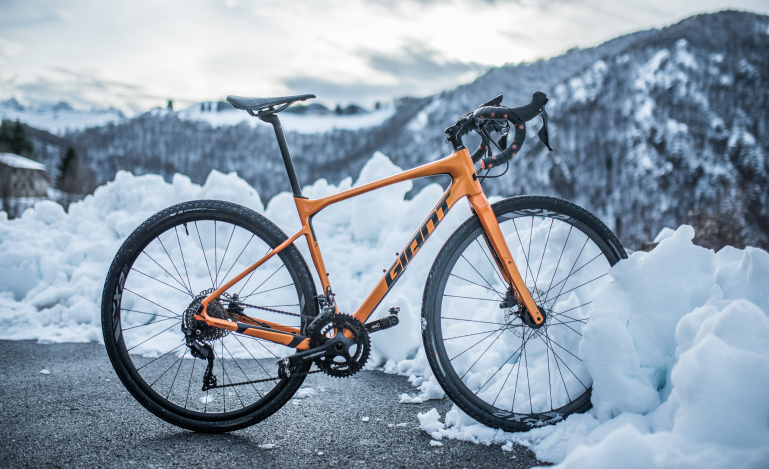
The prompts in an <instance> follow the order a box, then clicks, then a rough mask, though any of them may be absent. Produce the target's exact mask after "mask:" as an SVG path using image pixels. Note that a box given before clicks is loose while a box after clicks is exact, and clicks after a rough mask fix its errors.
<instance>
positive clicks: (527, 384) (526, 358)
mask: <svg viewBox="0 0 769 469" xmlns="http://www.w3.org/2000/svg"><path fill="white" fill-rule="evenodd" d="M523 360H524V363H526V387H527V388H528V390H529V410H530V411H531V413H532V414H533V413H534V406H533V405H532V403H531V380H530V379H529V359H528V354H527V353H526V347H524V348H523Z"/></svg>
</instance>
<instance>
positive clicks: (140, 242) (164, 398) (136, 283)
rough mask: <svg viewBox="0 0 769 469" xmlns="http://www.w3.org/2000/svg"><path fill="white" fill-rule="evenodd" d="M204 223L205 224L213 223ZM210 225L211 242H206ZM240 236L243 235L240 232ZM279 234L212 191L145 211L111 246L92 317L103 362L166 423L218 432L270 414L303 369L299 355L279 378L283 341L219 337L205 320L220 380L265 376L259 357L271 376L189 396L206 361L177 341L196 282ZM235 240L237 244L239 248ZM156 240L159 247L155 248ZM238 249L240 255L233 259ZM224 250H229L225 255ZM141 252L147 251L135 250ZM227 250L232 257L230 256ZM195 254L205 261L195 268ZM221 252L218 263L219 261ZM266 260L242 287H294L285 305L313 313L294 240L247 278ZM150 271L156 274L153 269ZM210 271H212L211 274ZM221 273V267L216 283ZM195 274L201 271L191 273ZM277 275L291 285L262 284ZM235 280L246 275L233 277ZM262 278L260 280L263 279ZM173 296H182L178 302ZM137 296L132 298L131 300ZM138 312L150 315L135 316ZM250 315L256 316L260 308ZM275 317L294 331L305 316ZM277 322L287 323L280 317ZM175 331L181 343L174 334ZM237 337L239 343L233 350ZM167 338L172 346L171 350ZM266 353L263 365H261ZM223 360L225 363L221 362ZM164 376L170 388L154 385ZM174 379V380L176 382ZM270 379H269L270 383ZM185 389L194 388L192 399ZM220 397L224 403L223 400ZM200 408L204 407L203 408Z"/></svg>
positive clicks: (261, 249)
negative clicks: (113, 251)
mask: <svg viewBox="0 0 769 469" xmlns="http://www.w3.org/2000/svg"><path fill="white" fill-rule="evenodd" d="M211 226H213V228H212V229H211V228H210V227H211ZM230 226H231V227H232V228H231V233H230V232H229V230H230V228H229V227H230ZM222 227H224V228H222ZM193 229H195V230H197V233H196V232H195V231H192V230H193ZM207 229H208V231H207ZM180 233H181V235H179V234H180ZM201 233H202V235H201ZM212 234H213V249H211V247H210V240H211V235H212ZM221 235H224V237H225V238H226V237H227V235H229V241H228V242H227V244H226V246H227V248H226V249H224V252H223V254H224V255H223V256H222V257H221V259H219V256H220V255H222V248H223V247H224V241H222V239H221V238H222V236H221ZM204 239H205V241H204ZM246 239H248V242H246V241H245V240H246ZM286 239H287V236H286V234H285V233H284V232H283V231H282V230H281V229H280V228H278V227H277V226H276V225H275V224H273V223H272V222H270V221H269V220H268V219H267V218H265V217H263V216H262V215H260V214H258V213H256V212H254V211H252V210H250V209H248V208H246V207H242V206H240V205H237V204H233V203H229V202H223V201H216V200H196V201H191V202H185V203H181V204H178V205H174V206H173V207H169V208H167V209H165V210H162V211H160V212H158V213H157V214H155V215H153V216H152V217H150V218H149V219H148V220H146V221H145V222H144V223H142V224H141V225H140V226H139V227H138V228H136V229H135V230H134V231H133V233H131V235H130V236H128V238H127V239H126V240H125V242H124V243H123V245H122V246H121V248H120V249H119V251H118V252H117V255H116V256H115V258H114V260H113V262H112V265H111V266H110V269H109V272H108V274H107V278H106V281H105V284H104V292H103V296H102V312H101V317H102V329H103V334H104V342H105V346H106V349H107V353H108V355H109V358H110V361H111V362H112V365H113V367H114V368H115V371H116V372H117V375H118V377H119V378H120V380H121V381H122V383H123V384H124V385H125V387H126V388H127V389H128V391H129V392H130V393H131V395H133V397H134V398H136V400H137V401H138V402H139V403H140V404H141V405H143V406H144V407H145V408H146V409H147V410H149V411H150V412H152V413H153V414H155V415H156V416H158V417H160V418H161V419H163V420H165V421H166V422H169V423H171V424H173V425H176V426H179V427H182V428H186V429H189V430H193V431H198V432H206V433H218V432H226V431H232V430H239V429H242V428H245V427H248V426H250V425H253V424H255V423H257V422H259V421H261V420H263V419H265V418H267V417H269V416H270V415H272V414H273V413H274V412H276V411H277V410H278V409H280V408H281V407H282V406H283V405H284V404H285V403H286V402H288V400H289V399H290V398H291V397H292V396H293V394H294V393H295V392H296V391H297V389H298V388H299V387H300V386H301V384H302V382H303V381H304V376H303V375H301V374H299V375H296V373H303V372H306V371H308V370H309V368H310V366H311V365H310V364H307V365H305V366H303V367H301V368H298V369H296V370H295V373H294V375H292V377H291V378H288V379H286V378H284V379H279V378H277V368H276V367H275V364H276V362H277V359H278V358H281V357H282V356H285V355H287V354H289V353H290V352H291V351H293V349H290V348H288V347H285V349H278V348H276V344H274V343H267V342H264V341H261V340H258V339H255V338H253V337H250V336H245V335H240V334H237V335H236V334H235V333H229V334H228V335H225V336H224V337H221V338H219V337H218V336H219V335H221V334H222V333H223V332H221V331H223V330H222V329H216V328H210V329H207V332H206V333H207V334H209V335H210V336H211V337H213V338H210V339H209V341H208V342H207V343H209V344H210V345H211V347H212V349H213V350H214V356H215V357H216V358H215V360H214V361H215V368H214V371H215V372H216V373H219V376H220V378H219V379H220V380H221V381H220V383H223V384H227V381H229V383H230V384H232V383H237V382H242V381H248V380H249V379H253V378H254V377H263V376H265V375H266V376H268V377H270V378H272V377H273V374H272V373H271V372H270V371H269V369H268V368H267V367H266V366H267V365H270V366H272V367H274V368H275V377H276V378H275V379H274V381H268V382H266V383H265V384H262V383H257V384H254V383H251V385H250V388H248V387H245V385H244V386H233V387H228V388H225V387H222V388H215V389H214V390H213V392H211V393H209V391H206V394H205V396H204V397H200V398H198V397H197V396H198V393H200V392H201V391H199V389H201V388H200V385H201V380H200V378H199V376H201V371H200V370H202V369H204V368H205V366H206V363H207V362H206V360H205V359H204V360H202V361H201V360H200V359H197V358H192V357H191V352H190V351H189V349H188V348H187V346H186V345H185V344H184V334H183V332H182V330H181V323H182V322H183V321H184V320H186V319H184V318H185V315H186V314H188V313H186V312H184V313H182V311H184V310H185V308H188V304H192V303H190V299H189V298H193V301H194V298H196V297H197V298H200V295H204V294H205V291H206V290H209V289H210V288H211V287H212V286H220V285H222V284H224V282H225V278H232V277H234V276H235V275H237V274H238V273H240V272H241V271H243V270H244V268H245V267H244V266H248V265H250V264H252V263H253V262H255V261H256V260H257V259H259V258H261V257H262V256H263V255H265V254H266V252H265V249H266V250H269V249H273V248H275V247H276V246H278V245H279V244H280V243H282V242H283V241H285V240H286ZM198 240H200V251H201V252H202V256H200V253H196V252H194V251H193V248H194V246H195V245H196V243H197V242H198ZM163 241H166V242H165V243H164V242H163ZM171 241H173V242H174V244H176V242H177V241H178V248H175V247H174V246H173V245H171ZM238 243H241V244H243V245H244V247H243V248H242V250H240V245H239V244H238ZM159 245H161V246H162V250H161V249H160V246H159ZM183 246H184V247H185V248H188V249H187V250H189V251H190V252H189V253H187V254H186V256H187V258H186V259H185V252H186V251H185V249H183ZM177 249H178V252H177ZM230 249H232V251H230ZM238 250H240V254H239V255H238V256H237V258H235V253H236V251H238ZM164 251H165V254H166V255H167V259H166V258H165V257H161V256H164V254H163V252H164ZM228 252H232V253H233V254H232V255H230V257H229V258H228V257H227V256H228ZM142 253H144V254H146V255H145V256H142ZM211 254H213V256H211ZM179 255H181V258H180V257H179ZM209 257H213V259H209ZM148 258H149V259H151V260H152V261H153V262H154V264H153V262H150V261H149V260H148ZM233 258H234V261H232V260H231V259H233ZM193 259H197V262H192V261H193ZM204 259H205V267H202V265H203V261H204ZM211 260H214V263H213V267H214V269H213V270H211V265H210V261H211ZM220 260H221V263H219V261H220ZM180 261H181V262H180ZM225 261H227V263H225ZM230 262H232V264H231V266H230V267H229V271H227V273H226V274H225V273H224V272H225V269H227V268H228V264H229V263H230ZM270 263H271V264H270ZM155 264H156V265H157V266H155ZM268 265H269V268H270V269H273V268H275V266H276V265H280V267H278V268H277V270H276V271H275V272H274V273H272V275H270V277H269V278H267V280H264V281H263V282H262V284H261V285H259V286H258V287H257V288H256V289H255V290H254V291H253V292H252V293H251V294H250V295H249V296H250V297H251V301H250V302H255V301H253V300H254V299H259V298H267V299H275V298H278V299H282V298H293V297H294V296H293V295H296V298H297V301H296V302H297V304H296V305H293V304H292V305H288V304H287V305H286V306H287V307H286V308H284V309H291V308H288V306H291V307H292V308H293V309H294V311H293V312H294V313H301V314H302V315H306V316H316V315H317V314H318V305H317V302H316V300H315V298H316V291H315V284H314V282H313V280H312V276H311V275H310V271H309V269H308V267H307V263H306V261H305V260H304V258H303V257H302V255H301V254H300V253H299V250H298V249H297V248H296V246H294V245H293V244H292V245H290V246H288V247H287V248H286V249H284V250H283V251H281V252H280V253H278V254H277V255H276V256H273V257H272V258H271V259H270V261H268V263H265V264H264V265H263V266H260V268H259V269H257V270H255V271H254V272H253V274H251V276H249V277H247V279H248V281H249V282H250V281H251V279H252V278H255V279H256V280H254V284H255V283H256V282H257V281H261V279H262V278H265V277H266V275H267V273H268V271H267V270H264V271H260V269H262V268H263V267H264V266H268ZM284 267H285V273H284V272H283V268H284ZM182 269H184V270H182ZM206 270H207V271H208V272H207V274H206ZM153 272H156V273H157V275H158V276H157V277H155V276H154V275H153ZM163 272H165V273H163ZM214 272H215V274H216V278H214V277H213V275H214ZM176 274H178V275H176ZM183 274H184V277H183ZM220 274H224V275H222V277H221V282H220V281H219V275H220ZM205 275H208V276H210V277H211V282H210V284H209V285H208V286H207V288H200V285H203V286H204V287H206V282H207V280H206V279H205ZM260 276H261V277H260ZM201 278H203V280H200V279H201ZM283 278H285V279H286V280H285V282H286V283H288V279H290V280H291V284H292V285H293V286H294V288H289V287H290V285H284V286H282V287H277V288H274V289H272V290H270V289H268V288H267V287H270V288H272V287H271V285H270V282H280V281H283ZM151 279H154V280H156V281H157V282H155V281H153V280H151ZM196 279H198V280H197V281H196ZM201 282H202V283H201ZM244 282H245V284H244V285H242V284H243V283H244ZM254 284H250V285H249V284H248V282H246V279H243V280H241V282H239V283H238V284H236V286H238V285H242V287H241V292H242V291H243V290H244V289H245V292H248V291H250V289H251V288H252V286H253V285H254ZM263 285H266V286H265V287H264V288H263V287H262V286H263ZM193 287H194V288H193ZM233 289H234V287H233ZM137 290H139V291H137ZM265 290H266V292H265ZM209 291H211V290H209ZM269 292H271V293H269ZM182 294H183V295H182ZM259 295H262V296H259ZM249 296H245V297H244V298H248V297H249ZM181 298H186V299H184V300H183V302H182V300H181ZM220 298H222V297H220ZM143 300H146V302H145V301H143ZM161 300H162V301H161ZM222 301H226V300H222ZM245 301H249V300H244V302H245ZM262 301H267V300H262ZM292 301H293V300H292ZM137 304H138V305H140V306H136V305H137ZM153 305H155V306H153ZM270 306H272V305H270ZM209 307H210V305H209ZM160 308H162V309H160ZM140 310H141V311H140ZM169 311H170V313H169ZM262 312H263V311H262ZM171 313H173V314H171ZM176 313H179V314H176ZM266 314H271V313H266ZM142 315H144V316H142ZM146 316H150V318H149V319H148V320H147V322H146V323H144V324H143V322H144V321H145V320H146ZM259 317H260V318H261V317H262V315H260V316H259ZM162 318H165V319H162ZM281 318H283V319H288V320H289V321H291V320H293V321H295V322H299V324H297V326H298V327H300V330H302V331H304V328H305V327H306V325H307V321H308V320H307V319H306V318H301V320H300V318H290V319H289V318H287V317H285V316H281ZM164 321H165V322H164ZM281 323H282V324H286V325H289V324H288V323H287V322H286V321H282V322H281ZM166 324H171V326H170V327H169V328H168V329H165V331H161V332H160V333H159V334H157V335H154V336H150V337H149V338H148V339H146V340H144V341H143V342H139V340H141V339H144V336H149V334H153V333H154V332H156V331H157V330H159V329H160V328H161V327H163V328H164V327H165V325H166ZM177 325H179V326H178V327H177ZM128 326H130V327H128ZM147 331H149V332H147ZM135 336H136V337H135ZM179 337H181V342H178V340H179ZM249 339H250V340H249ZM127 341H128V342H129V343H130V344H131V345H132V346H131V347H129V346H127V345H126V342H127ZM166 343H168V345H166ZM137 344H138V345H137ZM179 344H181V345H179ZM228 344H230V345H228ZM237 344H240V346H242V349H241V348H239V347H238V345H237ZM173 345H177V347H176V348H175V349H171V348H170V347H172V346H173ZM137 347H138V348H137ZM281 347H282V346H281ZM165 348H168V351H166V352H163V350H165ZM231 348H232V350H231ZM156 349H158V350H156ZM233 350H234V351H233ZM281 350H282V351H281ZM225 351H226V352H225ZM265 351H266V352H269V354H272V357H269V354H266V353H265ZM188 352H190V353H188ZM182 353H183V354H182ZM259 353H261V354H262V355H265V354H266V355H267V356H268V357H269V358H267V359H262V358H256V357H257V356H259V355H257V354H259ZM161 354H162V355H161ZM156 355H157V356H156ZM180 355H181V356H180ZM228 355H229V357H228ZM249 356H250V357H249ZM237 357H240V358H237ZM243 357H245V358H243ZM216 359H218V362H217V361H216ZM265 361H266V364H263V362H265ZM167 363H172V365H171V367H169V368H168V369H167V370H166V372H164V373H163V374H161V375H159V376H158V377H157V378H155V381H154V382H152V383H150V381H151V379H152V378H154V374H156V373H159V371H157V372H155V371H153V369H157V370H161V369H163V368H165V366H166V364H167ZM219 364H221V372H220V371H219V368H218V365H219ZM227 364H229V366H230V370H229V371H228V370H227ZM196 366H197V368H198V374H197V375H196V374H195V372H196ZM161 367H162V368H161ZM175 367H176V368H175ZM182 369H184V374H183V376H184V380H187V375H186V373H187V371H188V370H191V371H189V384H188V386H187V389H186V397H185V398H184V404H183V405H182V404H181V401H182V398H183V397H184V396H183V394H184V392H185V391H184V387H183V384H181V385H179V384H177V379H178V380H179V381H178V382H179V383H181V382H182V381H181V378H179V376H180V375H182V373H181V370H182ZM143 370H146V371H143ZM169 370H170V371H169ZM174 372H175V376H174V377H173V381H170V379H171V374H172V373H174ZM241 373H242V374H241ZM246 378H249V379H246ZM169 382H170V387H168V391H167V394H166V390H165V388H164V387H162V385H163V386H168V383H169ZM193 382H194V383H193ZM179 386H182V387H181V389H180V388H179ZM270 386H272V388H271V389H270ZM251 388H253V389H251ZM260 389H261V390H260ZM190 394H193V398H192V400H191V401H190ZM209 399H210V400H209ZM228 399H229V400H230V402H229V403H230V410H228V409H227V404H228ZM244 399H245V400H244ZM217 400H218V401H217ZM238 400H239V401H240V402H239V403H238ZM252 400H253V402H252ZM200 403H202V405H201V404H200ZM201 407H202V409H201ZM233 407H234V408H233ZM209 409H211V411H210V412H209Z"/></svg>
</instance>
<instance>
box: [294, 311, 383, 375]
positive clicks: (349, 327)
mask: <svg viewBox="0 0 769 469" xmlns="http://www.w3.org/2000/svg"><path fill="white" fill-rule="evenodd" d="M345 331H347V332H349V333H350V335H352V337H351V338H348V337H346V336H345V335H344V332H345ZM308 332H310V334H309V335H310V346H311V347H318V346H320V345H323V344H324V343H326V342H327V341H328V340H331V339H338V340H340V342H341V343H343V344H344V345H345V346H344V347H343V350H341V351H339V352H338V353H336V354H335V355H333V356H328V355H327V356H324V357H319V358H317V359H316V360H315V364H316V365H317V366H318V368H319V369H320V370H321V371H323V372H324V373H326V374H327V375H329V376H333V377H335V378H346V377H348V376H352V375H354V374H355V373H357V372H358V371H360V370H361V368H363V365H365V364H366V362H367V361H368V357H369V354H370V353H371V340H370V338H369V334H368V331H367V330H366V326H364V325H363V323H362V322H360V321H358V320H357V319H355V318H354V317H352V316H348V315H346V314H334V315H333V316H331V317H329V319H326V320H323V321H322V323H320V324H315V325H314V326H313V330H312V331H308Z"/></svg>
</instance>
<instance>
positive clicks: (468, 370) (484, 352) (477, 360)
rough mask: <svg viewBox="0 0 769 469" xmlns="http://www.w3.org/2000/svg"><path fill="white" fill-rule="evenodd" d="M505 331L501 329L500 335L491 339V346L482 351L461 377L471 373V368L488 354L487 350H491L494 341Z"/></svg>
mask: <svg viewBox="0 0 769 469" xmlns="http://www.w3.org/2000/svg"><path fill="white" fill-rule="evenodd" d="M504 332H505V331H504V329H503V330H502V331H500V333H499V335H498V336H497V337H496V338H494V340H492V341H491V343H490V344H489V346H488V347H486V350H484V351H483V353H481V355H480V356H479V357H478V358H477V359H476V360H475V361H474V362H473V364H472V365H470V368H468V369H467V371H465V373H464V374H463V375H462V376H460V377H459V379H463V378H464V377H465V375H467V373H469V372H470V370H472V369H473V367H474V366H475V364H476V363H478V362H479V361H480V360H481V358H483V356H484V355H486V352H488V351H489V349H490V348H491V346H492V345H494V342H496V341H497V339H499V338H500V337H502V334H503V333H504ZM454 358H456V357H454Z"/></svg>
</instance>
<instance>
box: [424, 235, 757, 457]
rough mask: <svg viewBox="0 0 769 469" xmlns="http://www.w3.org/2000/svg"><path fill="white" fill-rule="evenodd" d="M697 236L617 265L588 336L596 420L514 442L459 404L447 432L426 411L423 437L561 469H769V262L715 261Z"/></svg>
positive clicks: (585, 350) (719, 256)
mask: <svg viewBox="0 0 769 469" xmlns="http://www.w3.org/2000/svg"><path fill="white" fill-rule="evenodd" d="M667 234H669V233H666V235H667ZM693 236H694V231H693V230H692V228H691V227H688V226H682V227H681V228H679V229H678V230H677V231H676V232H675V233H674V234H672V236H668V237H667V238H665V239H663V240H662V241H661V242H660V244H659V246H657V248H655V249H654V250H653V251H652V252H650V253H645V252H636V253H634V254H633V255H632V256H630V258H629V259H628V260H626V261H623V262H620V263H619V264H617V265H616V266H615V267H614V268H612V270H611V276H612V277H613V280H614V282H613V283H611V284H609V285H607V286H605V287H604V289H603V290H602V291H601V292H600V293H599V295H598V296H597V298H596V300H595V301H594V303H593V305H591V306H592V308H591V310H590V312H589V317H590V321H589V323H588V324H587V325H586V326H585V327H584V328H583V330H582V332H583V339H582V342H581V344H580V355H581V357H582V359H583V360H584V361H585V366H586V367H587V369H588V371H589V372H590V375H591V376H592V378H593V395H592V400H593V404H594V408H593V410H592V411H590V413H588V414H583V415H573V416H571V417H569V418H567V419H566V420H565V421H563V422H560V423H559V424H557V425H555V426H550V427H544V428H539V429H536V430H532V431H530V432H528V433H524V434H509V433H504V432H502V431H499V430H493V429H490V428H488V427H485V426H483V425H480V424H478V423H476V422H474V421H473V420H472V419H470V418H469V417H468V416H467V415H465V414H464V413H463V412H461V411H459V410H458V409H456V407H455V408H454V409H452V410H451V411H450V412H448V414H447V415H446V418H445V424H444V423H441V422H440V421H439V420H438V419H439V418H440V416H439V415H438V413H437V411H436V412H430V413H427V414H420V423H421V425H422V428H423V429H424V430H425V431H426V432H428V433H430V434H431V435H433V436H434V437H438V436H439V437H448V438H456V439H462V440H470V441H476V442H481V443H486V444H489V443H492V442H500V443H501V442H510V441H512V442H517V443H522V444H524V445H526V446H530V447H531V449H532V450H533V451H534V452H535V453H536V455H537V457H538V458H539V459H540V460H543V461H548V462H555V463H558V462H560V463H561V465H560V466H559V467H568V468H571V467H607V468H609V467H644V468H646V467H766V466H767V464H769V395H767V393H766V390H767V387H768V386H769V317H767V316H768V315H769V290H768V289H767V288H766V287H767V278H769V254H767V253H766V252H765V251H762V250H760V249H754V248H746V249H745V250H738V249H735V248H732V247H726V248H724V249H722V250H721V251H719V252H718V253H714V252H713V251H711V250H707V249H704V248H701V247H698V246H695V245H693V244H692V243H691V239H692V238H693ZM508 447H509V446H508ZM503 448H504V447H503Z"/></svg>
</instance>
